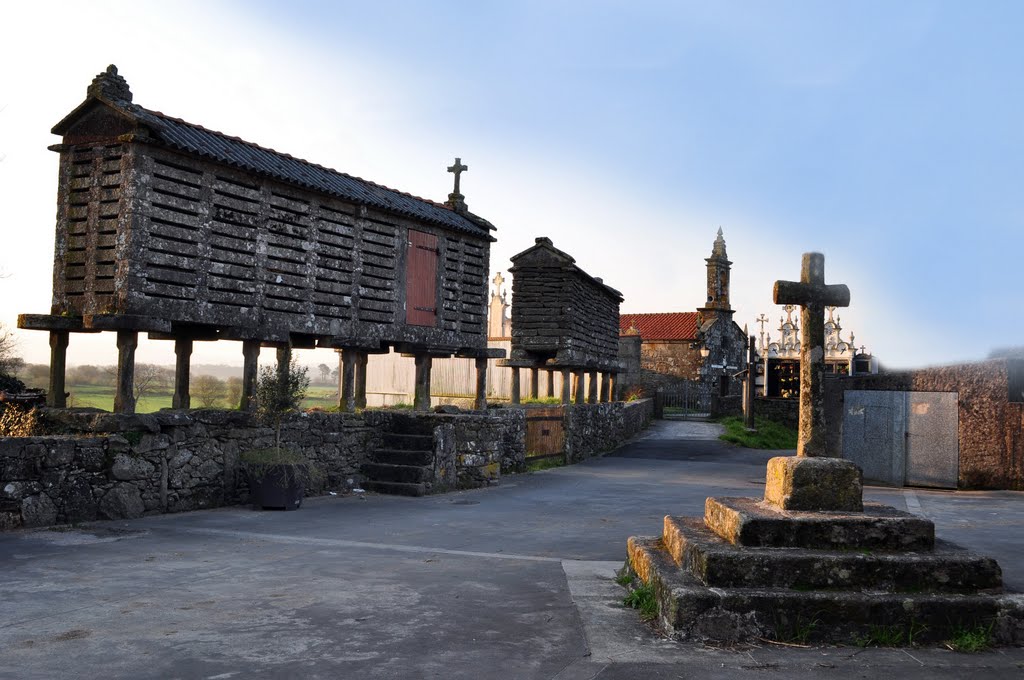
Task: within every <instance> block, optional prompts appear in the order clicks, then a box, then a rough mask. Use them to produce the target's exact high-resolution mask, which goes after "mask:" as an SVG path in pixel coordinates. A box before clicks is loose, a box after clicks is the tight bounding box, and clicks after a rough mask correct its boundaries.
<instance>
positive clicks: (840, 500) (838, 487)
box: [764, 456, 864, 512]
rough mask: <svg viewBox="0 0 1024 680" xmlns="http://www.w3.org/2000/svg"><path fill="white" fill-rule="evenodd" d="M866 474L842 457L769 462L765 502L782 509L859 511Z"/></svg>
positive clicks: (801, 457) (780, 459)
mask: <svg viewBox="0 0 1024 680" xmlns="http://www.w3.org/2000/svg"><path fill="white" fill-rule="evenodd" d="M863 489H864V484H863V474H862V472H861V469H860V468H859V467H857V465H856V463H853V462H851V461H848V460H843V459H842V458H809V457H804V456H778V457H776V458H772V459H771V460H769V461H768V474H767V476H766V478H765V485H764V499H765V501H767V502H768V503H771V504H772V505H776V506H778V507H779V508H781V509H782V510H838V511H847V512H858V511H860V510H861V507H862V505H861V500H862V497H863Z"/></svg>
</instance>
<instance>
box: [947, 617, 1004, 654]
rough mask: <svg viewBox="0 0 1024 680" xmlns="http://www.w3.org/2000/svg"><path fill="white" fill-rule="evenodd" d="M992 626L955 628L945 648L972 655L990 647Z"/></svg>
mask: <svg viewBox="0 0 1024 680" xmlns="http://www.w3.org/2000/svg"><path fill="white" fill-rule="evenodd" d="M992 625H993V624H989V625H987V626H973V627H966V628H957V629H956V630H954V631H953V637H952V638H950V639H949V640H947V641H946V646H947V647H949V648H950V649H952V650H953V651H954V652H964V653H967V654H974V653H977V652H984V651H985V650H986V649H989V648H991V647H992Z"/></svg>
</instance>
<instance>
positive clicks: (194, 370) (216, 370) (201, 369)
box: [170, 364, 242, 380]
mask: <svg viewBox="0 0 1024 680" xmlns="http://www.w3.org/2000/svg"><path fill="white" fill-rule="evenodd" d="M170 368H174V367H173V366H171V367H170ZM189 373H191V374H192V376H197V375H212V376H213V377H215V378H220V379H221V380H227V379H228V378H241V377H242V367H241V366H228V365H227V364H192V367H191V370H190V371H189Z"/></svg>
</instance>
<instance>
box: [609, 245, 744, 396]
mask: <svg viewBox="0 0 1024 680" xmlns="http://www.w3.org/2000/svg"><path fill="white" fill-rule="evenodd" d="M705 262H706V266H707V299H706V301H705V303H704V306H703V307H700V308H698V309H697V310H695V311H692V312H668V313H651V314H622V315H621V316H620V317H619V327H620V333H621V336H622V337H621V338H620V342H621V347H623V349H627V350H628V347H629V345H630V344H632V343H635V342H636V341H635V340H630V338H636V337H639V344H640V362H639V366H638V367H636V371H635V375H627V376H626V378H625V380H626V381H628V382H631V383H632V384H634V385H636V386H638V387H639V388H640V389H641V390H642V391H643V392H644V393H645V394H650V393H653V392H654V391H655V390H657V389H659V388H663V389H669V390H671V389H673V388H676V387H682V386H683V385H685V384H687V383H688V382H689V381H697V383H698V384H699V385H700V392H701V394H702V395H704V396H712V395H715V396H718V397H729V396H735V397H738V396H739V395H740V394H741V392H742V384H743V381H742V376H741V375H739V374H740V373H741V372H742V371H743V370H744V369H745V368H746V352H745V348H746V344H747V341H746V335H745V333H744V331H743V329H742V328H740V327H739V326H738V325H737V324H736V322H735V321H733V309H732V307H731V305H730V303H729V272H730V268H731V266H732V262H730V261H729V257H728V255H727V254H726V249H725V237H724V236H723V234H722V230H721V229H719V230H718V236H717V238H716V239H715V242H714V245H713V246H712V248H711V257H708V258H706V259H705Z"/></svg>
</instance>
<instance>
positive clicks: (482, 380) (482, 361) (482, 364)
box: [473, 357, 487, 411]
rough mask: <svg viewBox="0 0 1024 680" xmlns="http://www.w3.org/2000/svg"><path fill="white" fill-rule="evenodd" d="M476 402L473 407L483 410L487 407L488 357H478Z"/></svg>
mask: <svg viewBox="0 0 1024 680" xmlns="http://www.w3.org/2000/svg"><path fill="white" fill-rule="evenodd" d="M475 363H476V402H475V403H474V404H473V408H475V409H477V410H480V411H483V410H484V409H486V408H487V357H477V358H476V361H475Z"/></svg>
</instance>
